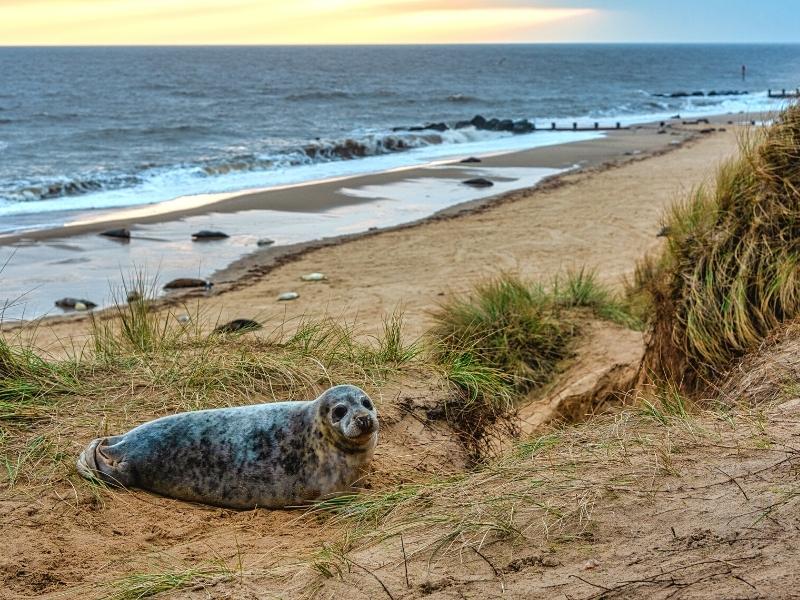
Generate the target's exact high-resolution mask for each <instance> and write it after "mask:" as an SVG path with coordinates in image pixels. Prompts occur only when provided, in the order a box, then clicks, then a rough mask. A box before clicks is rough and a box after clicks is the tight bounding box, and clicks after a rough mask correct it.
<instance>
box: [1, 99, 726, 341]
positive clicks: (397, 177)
mask: <svg viewBox="0 0 800 600" xmlns="http://www.w3.org/2000/svg"><path fill="white" fill-rule="evenodd" d="M731 118H733V119H739V120H740V119H741V115H719V116H718V117H715V118H714V122H715V123H724V122H726V121H727V120H730V119H731ZM657 129H658V127H657V124H648V125H640V126H636V127H634V128H631V129H630V130H622V131H619V132H612V133H610V134H608V135H607V136H605V137H603V138H599V139H593V140H588V141H580V142H567V143H563V144H558V145H553V146H544V147H539V148H534V149H531V150H524V151H518V152H511V153H495V154H493V155H491V156H488V157H484V158H483V159H482V163H481V164H480V168H482V169H514V168H517V169H520V168H521V169H531V168H557V169H561V170H560V172H558V173H557V174H556V175H555V181H557V180H558V179H559V178H561V177H563V176H564V175H566V174H571V173H575V172H584V171H587V170H592V169H595V168H598V167H600V166H601V165H606V164H608V163H610V164H612V165H613V164H619V163H620V162H626V161H630V160H636V159H643V158H648V157H651V156H653V155H657V154H660V153H664V152H669V151H670V150H672V149H676V148H679V147H681V146H683V145H684V144H685V143H686V142H687V141H689V140H691V139H694V138H695V137H697V136H698V135H699V133H698V129H701V127H694V126H682V125H677V126H673V127H672V128H671V130H668V132H667V134H666V135H665V134H659V133H658V131H657ZM670 134H672V135H670ZM469 166H470V167H472V165H469ZM464 168H465V165H460V164H459V163H457V162H455V163H454V162H444V161H443V162H442V163H441V164H436V165H432V166H425V167H414V168H410V169H396V170H392V171H388V172H382V173H375V174H370V175H363V176H356V177H350V178H347V180H346V182H347V184H348V187H352V188H359V187H361V188H365V189H366V188H368V187H372V188H381V186H383V187H386V186H388V187H391V186H394V185H398V184H400V183H402V182H404V181H409V180H413V179H414V178H415V177H422V176H426V177H428V178H433V179H436V178H442V179H446V178H448V177H453V176H463V172H462V169H464ZM342 181H343V180H341V179H337V180H335V181H325V182H315V183H313V184H311V185H297V186H294V185H293V186H290V187H287V188H284V189H280V190H266V191H261V192H249V193H245V194H237V195H235V196H233V197H230V198H227V199H226V200H223V201H222V203H219V204H215V205H214V206H213V208H214V209H215V214H218V215H219V214H238V213H240V212H241V211H252V210H256V211H258V210H267V209H265V208H264V206H265V204H267V203H268V204H269V206H270V208H272V207H274V206H280V207H282V208H284V209H285V208H288V207H294V208H295V209H296V210H297V207H298V205H299V204H300V203H299V202H298V198H299V197H300V196H301V195H302V196H305V197H304V198H302V199H303V201H304V202H305V206H306V207H307V206H309V202H310V203H311V205H312V206H316V207H317V209H318V210H320V211H322V212H323V213H324V211H325V210H329V208H330V206H331V197H332V196H333V197H334V198H335V199H336V202H337V204H336V205H337V206H346V205H363V206H365V207H367V208H368V207H369V206H370V205H371V203H372V202H374V200H375V198H369V197H368V198H366V199H364V198H356V197H348V196H346V195H345V194H342V193H341V189H342V188H341V184H342ZM551 185H556V183H554V179H553V177H546V178H544V179H543V180H540V181H538V182H537V184H536V185H534V186H521V187H517V188H515V189H511V190H510V191H505V192H491V193H483V194H481V195H480V197H477V198H475V199H470V200H466V201H462V202H456V203H452V204H449V205H447V206H445V207H444V208H442V209H438V210H434V211H432V212H430V213H429V214H427V215H426V216H424V217H422V218H413V219H410V220H408V221H403V222H400V223H396V224H393V225H390V226H388V227H378V230H377V231H375V230H373V229H372V228H371V227H365V228H363V229H362V230H356V231H353V232H348V233H343V234H339V235H333V236H319V237H316V238H314V239H310V240H305V241H301V242H299V243H291V244H281V245H278V246H273V247H268V248H247V249H242V252H240V255H239V256H238V257H235V258H234V259H233V260H229V261H227V262H225V263H224V265H223V266H221V267H219V268H215V269H210V270H207V271H206V277H207V278H208V279H209V280H211V281H213V282H214V283H215V284H217V287H216V288H215V290H214V291H213V292H211V293H210V294H208V293H205V292H198V291H197V290H189V291H183V292H172V293H169V294H164V295H161V296H159V298H158V302H159V303H163V304H164V305H167V304H174V303H176V302H178V303H179V302H181V301H182V300H183V299H186V298H192V297H198V296H215V295H219V294H222V293H224V292H226V291H228V290H230V289H238V288H240V287H241V286H243V285H246V282H247V281H249V280H250V279H251V278H252V277H257V276H261V275H263V274H264V273H266V272H269V271H270V270H271V269H274V268H275V267H277V266H279V265H282V264H285V263H287V262H290V261H291V260H292V259H293V257H300V256H302V255H304V254H306V253H307V252H309V251H312V250H314V249H317V248H321V247H325V246H331V245H339V244H343V243H347V242H350V241H353V240H356V239H360V238H363V237H368V236H370V235H374V234H376V233H381V232H386V231H395V230H400V229H406V228H411V227H416V226H418V225H420V224H422V223H425V222H428V221H435V220H441V219H444V218H449V217H451V216H455V215H462V214H467V213H471V212H476V211H481V210H484V209H485V208H487V207H489V206H494V205H497V204H500V203H503V202H504V201H507V199H508V198H511V197H514V196H515V195H519V194H521V193H522V194H524V193H528V192H530V190H531V189H532V188H537V187H543V186H544V187H547V186H551ZM208 210H209V205H205V206H202V207H195V208H194V209H193V210H192V211H190V212H189V213H180V214H179V215H172V214H171V213H170V214H169V215H164V214H159V215H153V216H152V217H151V218H150V219H148V222H149V223H154V224H156V225H158V224H163V223H165V222H167V221H168V220H170V219H178V220H183V219H186V218H187V217H189V216H191V215H192V214H197V213H206V212H207V211H208ZM140 224H144V221H142V220H136V221H135V224H134V223H132V222H131V221H113V222H112V221H103V222H102V224H94V223H92V224H87V225H84V226H82V230H81V232H80V233H79V232H77V231H66V232H65V231H64V230H63V229H56V230H44V231H41V232H38V235H37V236H36V237H37V238H38V239H37V240H36V241H37V242H43V243H46V242H55V243H57V242H58V241H59V240H60V239H62V238H63V239H64V240H65V241H69V240H71V239H73V238H75V236H78V235H93V234H95V233H97V232H98V230H105V229H108V228H111V227H112V226H132V227H134V233H135V226H136V225H140ZM65 233H68V234H69V235H66V236H65ZM16 238H17V239H32V238H34V236H33V235H31V234H30V233H28V234H21V235H19V236H16ZM94 238H99V236H96V235H93V238H92V239H94ZM95 241H97V240H95ZM99 242H100V243H101V244H105V247H107V248H115V247H120V246H121V245H120V244H118V243H116V242H111V243H109V242H108V241H107V240H104V239H100V240H99ZM132 242H135V240H133V241H132ZM9 243H10V240H9V238H7V237H6V238H2V239H0V247H2V246H3V245H8V244H9ZM131 245H132V244H131ZM124 246H127V244H125V245H124ZM209 248H211V249H212V251H213V247H209V246H207V245H205V244H201V245H198V251H199V252H202V251H207V250H209ZM218 248H219V247H218ZM123 274H124V273H123ZM119 275H120V270H119V269H118V270H117V272H116V277H117V280H118V278H119ZM185 276H194V274H193V273H191V272H187V273H186V274H185ZM109 280H110V278H109ZM109 280H106V281H105V282H104V286H105V287H106V288H107V287H108V282H109ZM161 283H164V282H163V281H161ZM105 306H108V303H106V305H105ZM102 310H103V307H102V306H101V308H100V309H98V310H96V311H94V312H95V314H102ZM53 312H54V311H50V313H45V314H44V315H37V316H35V317H31V318H23V319H22V320H17V319H15V320H13V321H8V320H7V321H5V323H4V328H7V329H8V328H12V327H13V328H16V327H18V326H22V327H24V326H25V325H26V324H29V323H31V322H36V321H40V320H42V319H45V320H47V321H48V322H51V321H52V322H55V321H60V320H64V319H66V320H70V321H71V320H74V319H81V318H83V317H84V316H86V315H84V314H83V313H77V314H76V313H64V314H53Z"/></svg>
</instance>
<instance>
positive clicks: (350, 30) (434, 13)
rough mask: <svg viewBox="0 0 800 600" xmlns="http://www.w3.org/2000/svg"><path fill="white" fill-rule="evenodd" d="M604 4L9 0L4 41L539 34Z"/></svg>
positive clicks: (431, 39) (443, 38)
mask: <svg viewBox="0 0 800 600" xmlns="http://www.w3.org/2000/svg"><path fill="white" fill-rule="evenodd" d="M596 13H597V11H595V10H592V9H587V8H538V7H532V6H529V5H525V6H523V5H520V4H513V3H509V4H505V3H498V2H491V1H488V0H473V1H466V2H465V1H461V2H457V1H454V0H430V1H425V0H297V1H293V2H285V1H284V0H261V1H254V0H232V1H231V2H226V3H220V2H219V1H217V0H214V1H211V0H167V1H164V0H0V43H1V44H3V45H69V44H75V45H93V44H311V43H313V44H347V43H353V44H358V43H363V44H375V43H460V42H513V41H536V40H537V37H540V36H541V37H542V38H543V39H544V38H546V37H547V34H548V32H547V28H548V27H549V26H552V25H553V24H560V23H571V24H575V25H582V24H585V22H587V21H590V20H591V19H592V17H593V16H595V15H596Z"/></svg>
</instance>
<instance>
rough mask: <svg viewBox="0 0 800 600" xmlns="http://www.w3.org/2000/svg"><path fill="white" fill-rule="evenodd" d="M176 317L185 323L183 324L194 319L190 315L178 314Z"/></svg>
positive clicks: (179, 321)
mask: <svg viewBox="0 0 800 600" xmlns="http://www.w3.org/2000/svg"><path fill="white" fill-rule="evenodd" d="M176 318H177V319H178V323H183V324H186V323H188V322H189V321H191V320H192V319H191V318H190V317H189V315H178V316H177V317H176Z"/></svg>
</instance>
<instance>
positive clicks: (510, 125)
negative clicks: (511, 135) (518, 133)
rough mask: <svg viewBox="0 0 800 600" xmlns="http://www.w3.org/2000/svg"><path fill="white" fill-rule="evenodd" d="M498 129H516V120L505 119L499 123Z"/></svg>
mask: <svg viewBox="0 0 800 600" xmlns="http://www.w3.org/2000/svg"><path fill="white" fill-rule="evenodd" d="M497 131H514V121H512V120H511V119H503V120H502V121H500V122H499V123H498V124H497Z"/></svg>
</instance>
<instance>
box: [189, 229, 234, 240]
mask: <svg viewBox="0 0 800 600" xmlns="http://www.w3.org/2000/svg"><path fill="white" fill-rule="evenodd" d="M227 237H230V236H228V234H227V233H225V232H224V231H211V230H209V229H203V230H202V231H197V232H195V233H193V234H192V239H193V240H194V241H195V242H197V241H201V240H224V239H225V238H227Z"/></svg>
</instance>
